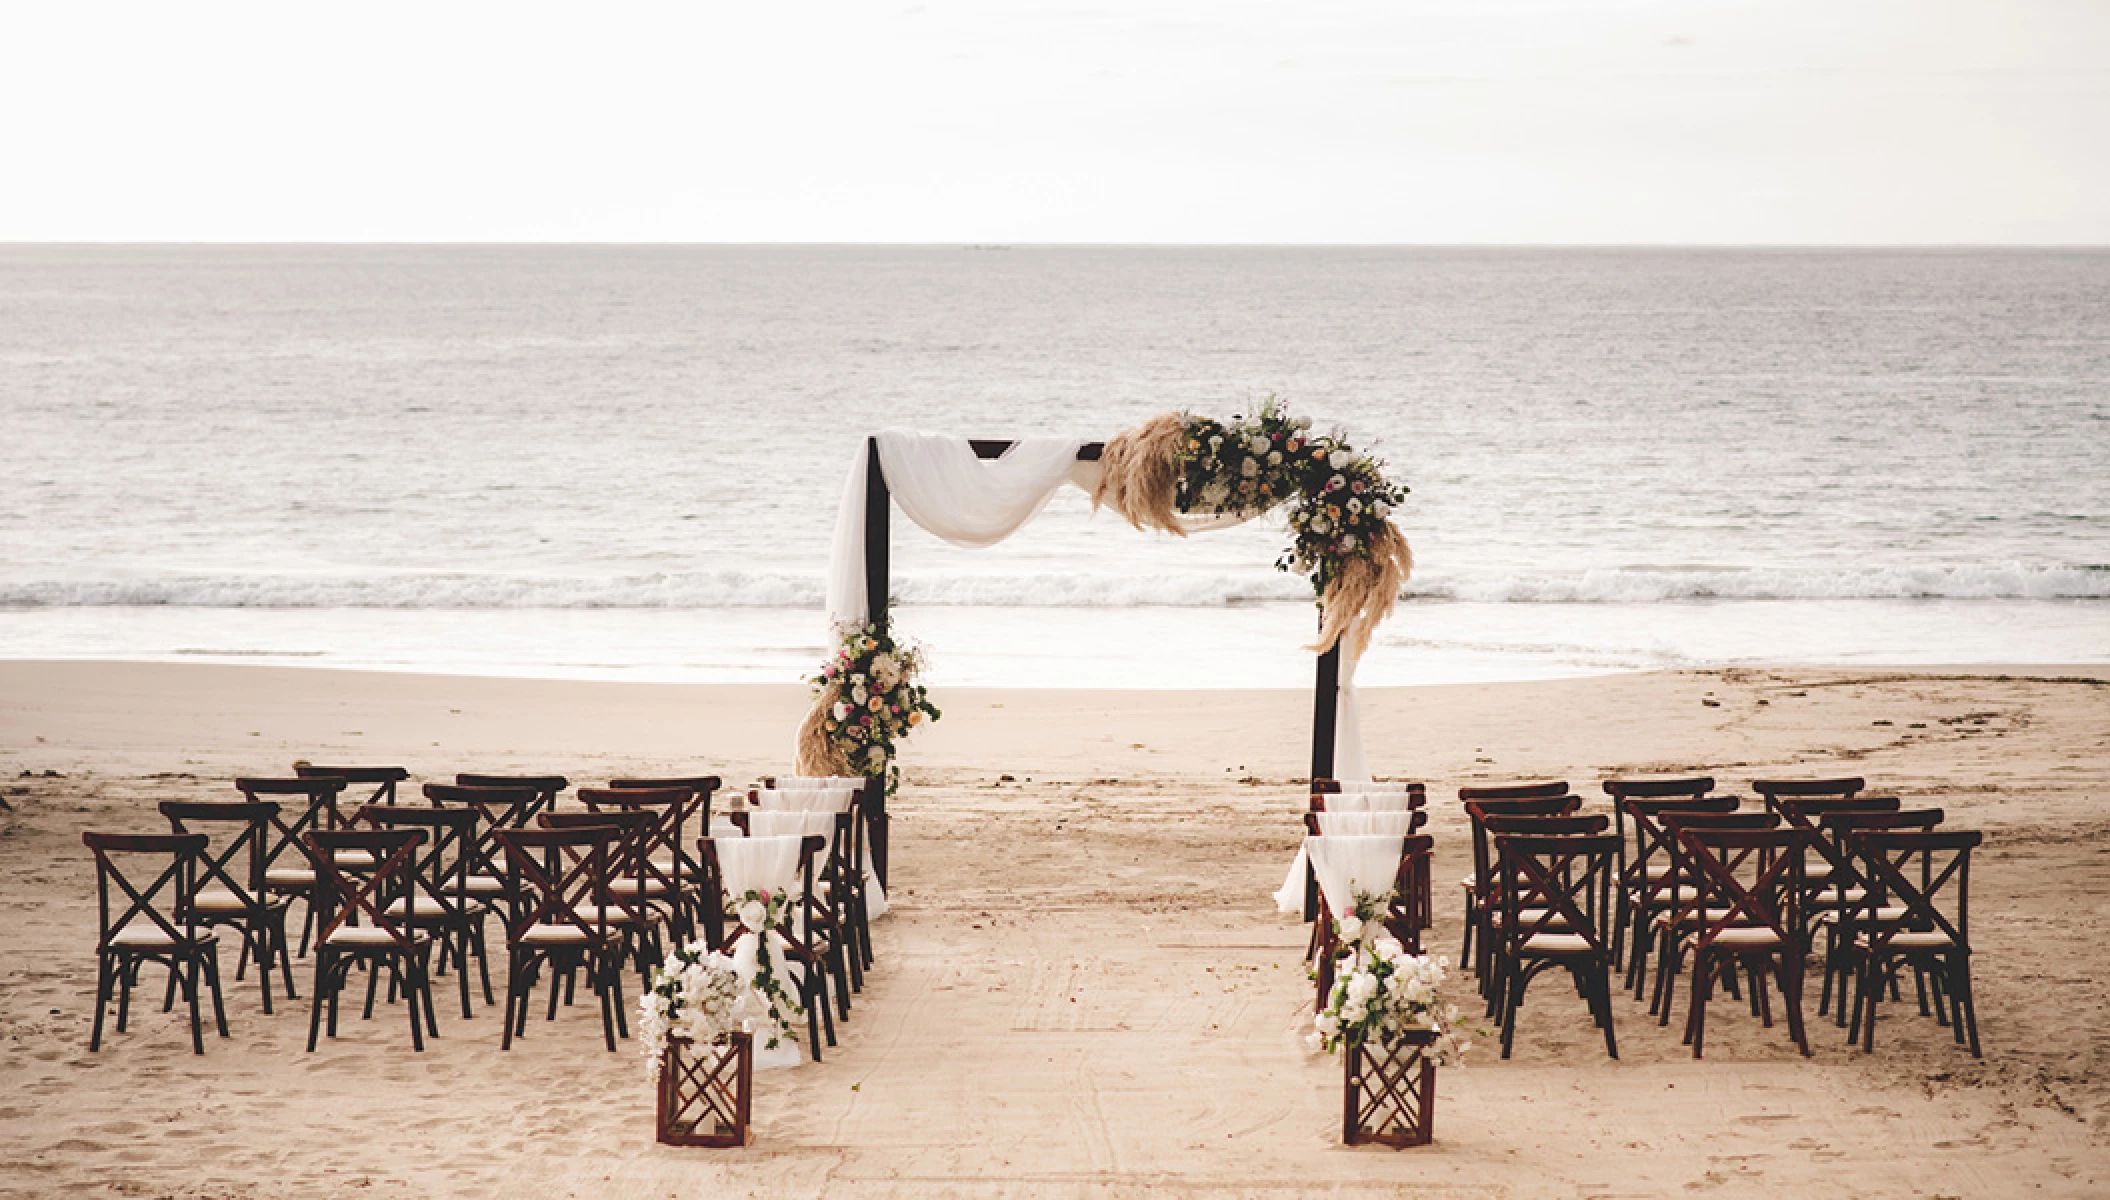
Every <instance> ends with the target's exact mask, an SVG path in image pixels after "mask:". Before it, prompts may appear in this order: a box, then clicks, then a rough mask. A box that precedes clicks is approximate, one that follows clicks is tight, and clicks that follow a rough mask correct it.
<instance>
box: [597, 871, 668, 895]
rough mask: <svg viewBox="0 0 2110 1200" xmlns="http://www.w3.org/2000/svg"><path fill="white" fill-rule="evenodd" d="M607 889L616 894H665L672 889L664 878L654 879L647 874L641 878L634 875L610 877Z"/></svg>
mask: <svg viewBox="0 0 2110 1200" xmlns="http://www.w3.org/2000/svg"><path fill="white" fill-rule="evenodd" d="M608 890H609V891H610V892H612V893H614V894H615V895H618V896H636V895H639V894H643V895H646V896H667V895H671V894H673V891H674V889H673V887H672V886H671V885H669V884H668V883H667V881H666V880H663V879H654V878H652V877H651V876H649V875H648V876H646V877H645V878H643V879H638V878H636V877H634V876H625V877H623V878H619V879H611V880H609V881H608Z"/></svg>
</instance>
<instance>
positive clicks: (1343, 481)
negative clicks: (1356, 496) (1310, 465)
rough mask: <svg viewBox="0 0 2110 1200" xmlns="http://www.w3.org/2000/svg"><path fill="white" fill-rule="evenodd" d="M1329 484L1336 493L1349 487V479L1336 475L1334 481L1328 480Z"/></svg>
mask: <svg viewBox="0 0 2110 1200" xmlns="http://www.w3.org/2000/svg"><path fill="white" fill-rule="evenodd" d="M1327 482H1328V483H1331V484H1332V485H1333V486H1334V490H1335V491H1339V490H1340V489H1342V488H1344V487H1347V486H1348V479H1347V477H1346V476H1342V475H1336V476H1334V477H1333V478H1332V479H1329V480H1327Z"/></svg>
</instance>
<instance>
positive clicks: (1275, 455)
mask: <svg viewBox="0 0 2110 1200" xmlns="http://www.w3.org/2000/svg"><path fill="white" fill-rule="evenodd" d="M1267 465H1269V466H1271V467H1279V466H1281V465H1282V451H1280V450H1270V451H1268V452H1267Z"/></svg>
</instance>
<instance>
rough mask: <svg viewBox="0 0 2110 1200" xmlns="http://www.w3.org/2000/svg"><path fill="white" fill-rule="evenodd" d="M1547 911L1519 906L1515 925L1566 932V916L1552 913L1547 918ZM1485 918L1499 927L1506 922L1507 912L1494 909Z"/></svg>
mask: <svg viewBox="0 0 2110 1200" xmlns="http://www.w3.org/2000/svg"><path fill="white" fill-rule="evenodd" d="M1549 911H1550V910H1548V909H1543V908H1520V909H1518V910H1517V925H1518V926H1520V927H1521V928H1525V929H1531V928H1535V927H1536V928H1540V929H1541V930H1542V931H1543V932H1547V933H1562V932H1566V931H1567V929H1568V918H1566V917H1564V916H1562V915H1561V914H1559V913H1552V914H1551V916H1550V918H1549V916H1548V913H1549ZM1487 919H1488V920H1489V921H1490V922H1492V923H1493V924H1494V926H1495V928H1497V929H1500V928H1503V927H1504V925H1505V924H1506V923H1507V920H1508V917H1507V914H1505V913H1503V912H1501V911H1500V910H1496V911H1494V912H1491V913H1489V914H1487ZM1542 921H1543V922H1544V924H1543V925H1541V922H1542Z"/></svg>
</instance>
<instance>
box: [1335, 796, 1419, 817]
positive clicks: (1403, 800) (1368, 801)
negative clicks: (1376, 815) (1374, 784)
mask: <svg viewBox="0 0 2110 1200" xmlns="http://www.w3.org/2000/svg"><path fill="white" fill-rule="evenodd" d="M1413 802H1414V797H1413V794H1412V793H1410V792H1337V793H1335V794H1334V795H1331V796H1328V797H1326V811H1327V812H1330V813H1337V812H1405V811H1406V810H1407V809H1408V807H1410V806H1411V805H1412V804H1413Z"/></svg>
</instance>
